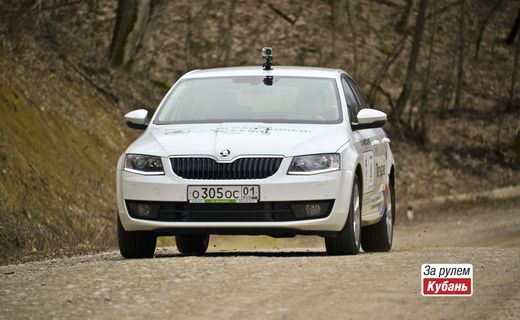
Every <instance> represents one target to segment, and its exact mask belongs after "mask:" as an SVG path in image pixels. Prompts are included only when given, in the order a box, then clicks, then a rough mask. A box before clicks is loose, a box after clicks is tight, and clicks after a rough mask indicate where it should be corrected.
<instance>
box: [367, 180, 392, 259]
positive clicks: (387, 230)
mask: <svg viewBox="0 0 520 320" xmlns="http://www.w3.org/2000/svg"><path fill="white" fill-rule="evenodd" d="M388 189H389V190H388V195H389V196H390V201H388V199H387V205H386V208H385V213H384V215H383V217H382V218H381V220H379V222H378V223H376V224H374V225H371V226H366V227H364V228H363V232H362V233H361V246H362V247H363V251H365V252H386V251H390V249H391V248H392V242H393V236H394V221H395V189H394V184H393V181H392V180H390V183H389V184H388Z"/></svg>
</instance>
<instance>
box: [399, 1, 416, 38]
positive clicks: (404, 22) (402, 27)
mask: <svg viewBox="0 0 520 320" xmlns="http://www.w3.org/2000/svg"><path fill="white" fill-rule="evenodd" d="M412 9H413V0H406V4H405V6H404V11H403V14H402V15H401V19H399V22H398V23H397V31H399V32H401V33H406V29H408V20H410V15H411V14H412Z"/></svg>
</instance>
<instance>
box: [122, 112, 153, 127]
mask: <svg viewBox="0 0 520 320" xmlns="http://www.w3.org/2000/svg"><path fill="white" fill-rule="evenodd" d="M147 117H148V111H146V110H145V109H138V110H134V111H130V112H128V113H127V114H125V120H126V125H127V126H128V127H130V128H132V129H138V130H145V129H146V128H147V127H148V119H147Z"/></svg>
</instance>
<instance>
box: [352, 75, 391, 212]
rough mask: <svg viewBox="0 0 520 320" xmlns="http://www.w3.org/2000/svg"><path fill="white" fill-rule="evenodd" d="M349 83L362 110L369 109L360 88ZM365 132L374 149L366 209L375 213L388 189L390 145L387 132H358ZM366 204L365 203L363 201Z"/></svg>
mask: <svg viewBox="0 0 520 320" xmlns="http://www.w3.org/2000/svg"><path fill="white" fill-rule="evenodd" d="M347 81H348V83H349V85H350V87H351V88H352V90H353V91H354V93H355V95H356V99H357V101H358V104H359V106H360V109H363V108H369V105H368V103H367V101H366V98H365V96H364V95H363V92H362V91H361V89H360V88H359V86H358V85H357V84H356V83H355V82H354V81H353V80H352V79H351V78H347ZM358 131H364V134H365V135H366V137H367V138H368V139H369V140H370V145H371V147H372V148H371V149H372V152H373V153H372V154H371V156H372V157H373V162H372V168H370V169H371V170H372V172H370V173H369V175H371V176H369V180H368V183H369V184H370V189H371V194H370V198H367V199H366V200H367V203H366V208H367V209H368V210H367V211H370V212H374V211H377V210H379V209H380V208H381V206H382V202H383V201H384V192H385V187H386V183H387V181H386V174H385V173H386V162H387V161H386V149H387V147H388V144H387V143H386V140H384V138H385V137H386V136H385V132H384V130H383V129H382V128H374V129H364V130H358ZM363 202H364V203H365V201H363Z"/></svg>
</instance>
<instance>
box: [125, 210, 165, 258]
mask: <svg viewBox="0 0 520 320" xmlns="http://www.w3.org/2000/svg"><path fill="white" fill-rule="evenodd" d="M117 242H118V244H119V252H121V255H122V256H123V257H125V258H127V259H141V258H152V257H153V254H154V252H155V245H156V243H157V236H156V235H155V234H154V233H153V232H145V231H126V230H125V229H124V228H123V225H122V224H121V220H120V219H119V216H118V217H117Z"/></svg>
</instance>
